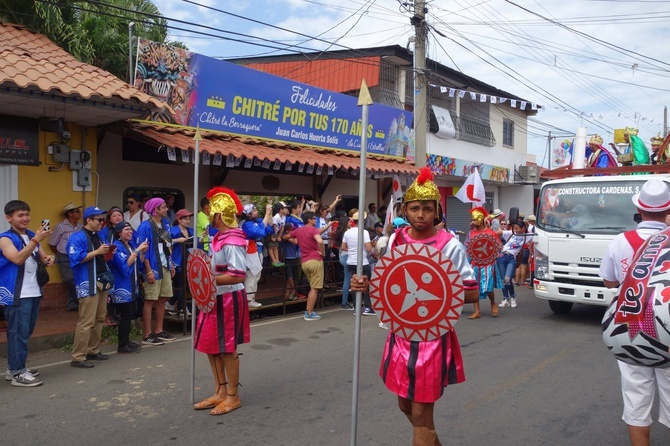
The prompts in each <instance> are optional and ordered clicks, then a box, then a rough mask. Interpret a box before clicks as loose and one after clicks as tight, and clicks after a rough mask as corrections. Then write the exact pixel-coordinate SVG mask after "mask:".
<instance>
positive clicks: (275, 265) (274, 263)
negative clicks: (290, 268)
mask: <svg viewBox="0 0 670 446" xmlns="http://www.w3.org/2000/svg"><path fill="white" fill-rule="evenodd" d="M272 266H274V267H275V268H281V267H282V266H284V263H283V262H273V263H272Z"/></svg>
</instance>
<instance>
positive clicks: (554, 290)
mask: <svg viewBox="0 0 670 446" xmlns="http://www.w3.org/2000/svg"><path fill="white" fill-rule="evenodd" d="M533 290H534V291H535V297H538V298H540V299H546V300H558V301H562V302H572V303H576V304H586V305H600V306H607V305H609V304H610V302H611V301H612V299H614V298H615V297H616V295H617V292H618V289H616V288H612V289H610V288H605V287H596V286H583V285H574V284H569V283H558V282H548V281H544V280H538V279H535V281H534V283H533Z"/></svg>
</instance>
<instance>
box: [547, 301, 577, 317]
mask: <svg viewBox="0 0 670 446" xmlns="http://www.w3.org/2000/svg"><path fill="white" fill-rule="evenodd" d="M549 308H551V311H553V312H554V313H556V314H568V313H569V312H570V310H572V302H561V301H558V300H550V301H549Z"/></svg>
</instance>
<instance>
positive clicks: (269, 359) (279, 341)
mask: <svg viewBox="0 0 670 446" xmlns="http://www.w3.org/2000/svg"><path fill="white" fill-rule="evenodd" d="M518 297H519V299H518V300H519V306H518V308H515V309H511V308H502V309H501V310H500V316H499V317H498V318H492V317H491V316H490V311H489V305H488V303H487V302H483V303H482V310H483V315H484V316H483V317H482V318H481V319H478V320H468V319H467V316H468V315H469V314H470V313H471V312H472V308H471V306H470V305H466V307H465V308H464V310H463V317H462V318H461V320H460V321H459V322H458V323H457V325H456V331H457V332H458V336H459V339H460V341H461V345H462V350H463V355H464V361H465V373H466V378H467V381H466V382H465V383H463V384H459V385H455V386H450V387H449V388H447V389H446V391H445V395H444V396H443V397H442V399H441V400H440V401H438V403H437V404H436V410H435V417H436V425H437V431H438V433H439V435H440V438H441V440H442V443H443V444H445V445H490V444H495V445H496V446H506V445H515V446H517V445H608V446H616V445H626V444H628V437H627V431H626V427H625V425H624V423H623V422H622V421H621V408H622V403H621V395H620V388H619V376H618V369H617V367H616V364H615V360H614V358H613V356H612V355H611V354H610V353H609V352H608V351H607V350H606V349H605V347H604V345H603V343H602V340H601V336H600V333H601V330H600V319H601V317H602V314H603V312H604V309H601V308H595V307H586V306H576V307H575V308H574V309H573V312H572V313H571V314H570V315H567V316H558V315H554V314H553V313H552V312H551V311H550V310H549V307H548V305H547V303H546V302H544V301H541V300H538V299H536V298H535V297H532V293H531V291H529V290H528V289H523V290H520V291H519V292H518ZM321 314H322V316H323V319H322V320H320V321H313V322H306V321H304V320H303V319H302V316H298V315H291V316H286V317H282V318H276V319H270V320H264V321H260V322H256V323H254V324H252V340H251V343H250V344H246V345H244V346H242V348H241V349H240V352H241V353H242V354H243V355H242V356H241V382H242V385H243V387H241V388H240V397H241V400H242V407H241V408H240V409H238V410H236V411H234V412H232V413H230V414H227V415H222V416H211V415H209V413H208V411H197V412H196V411H194V410H193V409H192V406H191V397H190V394H191V390H190V389H191V388H190V358H191V352H190V338H188V337H187V338H179V339H178V341H176V342H173V343H171V344H166V345H163V346H156V347H148V348H143V349H142V352H141V353H140V354H131V355H119V354H113V355H112V356H111V358H110V359H109V360H108V361H104V362H99V363H96V367H95V368H93V369H89V370H83V369H74V368H71V367H70V366H69V354H68V353H64V352H60V351H46V352H40V353H37V354H34V355H31V356H30V357H29V364H28V365H29V366H30V367H31V368H38V369H39V370H40V372H41V375H40V377H41V378H42V379H43V380H44V385H43V386H41V387H36V388H17V387H11V386H10V385H9V383H5V385H1V386H0V400H1V401H2V405H1V407H2V416H0V443H2V444H48V445H59V444H68V445H78V444H96V445H107V444H109V445H120V444H121V445H124V444H126V445H134V444H142V445H174V444H205V445H208V444H224V445H240V446H241V445H266V446H270V445H319V446H330V445H337V446H341V445H348V444H349V439H350V427H351V405H352V404H351V394H352V364H353V346H354V337H353V332H354V319H355V318H354V317H353V316H352V312H348V311H341V310H339V307H337V309H333V310H325V311H323V312H322V313H321ZM377 322H378V321H377V318H376V317H363V319H362V332H361V340H362V342H361V362H360V375H359V376H360V378H359V379H360V394H359V400H358V401H359V414H358V429H357V444H358V445H409V444H410V443H411V428H410V425H409V423H408V422H407V420H406V419H405V417H404V416H403V415H401V414H400V412H399V411H398V409H397V407H396V397H395V395H393V394H391V393H390V392H388V391H387V390H386V388H385V387H384V385H383V383H382V382H381V380H380V378H379V376H378V369H379V361H380V356H381V350H382V347H383V345H384V340H385V337H386V331H385V330H382V329H380V328H379V327H378V326H377ZM176 329H177V328H176V327H175V330H176ZM103 351H113V348H112V347H109V346H108V347H106V348H104V349H103ZM195 385H196V388H195V396H196V400H200V399H203V398H205V397H207V396H209V395H210V394H211V393H212V391H213V379H212V376H211V371H210V368H209V365H208V362H207V359H206V356H205V355H202V354H200V353H196V379H195ZM652 413H653V416H654V419H655V420H656V418H657V414H658V411H657V408H656V407H655V408H654V410H653V412H652ZM669 439H670V433H669V432H668V430H667V429H665V428H664V427H663V426H662V425H660V424H659V423H658V422H656V421H655V422H654V425H653V426H652V444H657V445H660V444H670V442H669Z"/></svg>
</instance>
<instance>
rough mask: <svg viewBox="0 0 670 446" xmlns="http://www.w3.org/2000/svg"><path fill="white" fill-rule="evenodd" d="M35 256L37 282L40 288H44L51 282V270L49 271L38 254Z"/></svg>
mask: <svg viewBox="0 0 670 446" xmlns="http://www.w3.org/2000/svg"><path fill="white" fill-rule="evenodd" d="M34 258H35V261H36V262H37V284H38V285H39V286H40V288H43V287H44V285H46V284H47V283H49V280H50V277H49V272H48V271H47V267H46V266H44V264H43V263H42V262H40V261H39V260H38V259H37V256H34Z"/></svg>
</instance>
